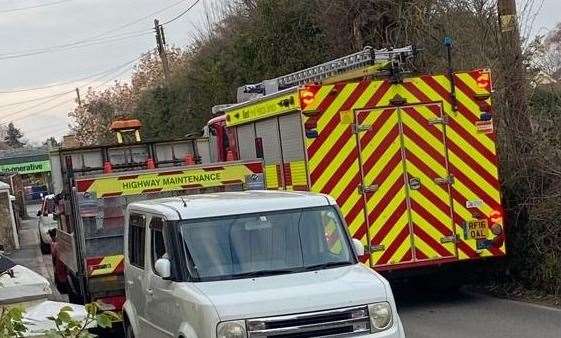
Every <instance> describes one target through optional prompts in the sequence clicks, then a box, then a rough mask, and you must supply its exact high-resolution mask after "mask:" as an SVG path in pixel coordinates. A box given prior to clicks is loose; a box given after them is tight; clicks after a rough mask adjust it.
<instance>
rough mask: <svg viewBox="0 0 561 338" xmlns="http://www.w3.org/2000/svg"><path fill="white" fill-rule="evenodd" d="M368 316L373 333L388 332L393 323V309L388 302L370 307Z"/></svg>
mask: <svg viewBox="0 0 561 338" xmlns="http://www.w3.org/2000/svg"><path fill="white" fill-rule="evenodd" d="M368 315H369V316H370V330H371V331H372V332H379V331H384V330H387V329H388V328H389V327H390V326H391V325H392V323H393V318H392V308H391V306H390V304H389V303H386V302H383V303H376V304H370V305H368Z"/></svg>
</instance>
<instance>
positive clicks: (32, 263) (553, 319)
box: [10, 206, 561, 338]
mask: <svg viewBox="0 0 561 338" xmlns="http://www.w3.org/2000/svg"><path fill="white" fill-rule="evenodd" d="M37 209H38V206H36V207H31V206H30V207H29V213H30V214H34V210H37ZM37 238H38V237H37V220H36V219H35V218H34V219H31V220H26V221H24V222H23V224H22V231H21V232H20V239H21V243H22V249H21V250H20V251H17V252H14V253H12V254H11V255H10V257H12V258H13V259H14V260H15V261H16V262H18V263H19V264H22V265H25V266H27V267H29V268H31V269H33V270H35V271H37V272H39V273H41V274H43V275H44V276H45V277H47V278H49V279H51V278H52V267H51V260H50V256H43V255H41V251H40V250H39V243H38V240H37ZM54 291H55V292H56V290H54ZM394 293H395V296H396V298H397V302H398V311H399V313H400V316H401V319H402V321H403V324H404V326H405V330H406V333H407V337H408V338H429V337H445V338H495V337H497V338H498V337H505V338H533V337H536V338H538V337H539V338H561V310H557V309H551V308H547V307H542V306H537V305H532V304H526V303H520V302H514V301H510V300H503V299H497V298H493V297H487V296H482V295H477V294H473V293H470V292H468V291H465V290H464V291H457V292H446V293H438V292H435V291H427V290H425V289H423V290H419V289H418V288H415V287H414V286H413V285H405V286H400V287H399V288H396V289H395V290H394ZM65 298H66V297H65V296H60V295H59V294H55V295H53V299H57V300H64V299H65ZM119 336H121V334H113V335H112V336H111V337H119ZM102 338H103V337H102Z"/></svg>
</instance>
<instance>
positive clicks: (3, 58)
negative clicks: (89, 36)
mask: <svg viewBox="0 0 561 338" xmlns="http://www.w3.org/2000/svg"><path fill="white" fill-rule="evenodd" d="M148 34H151V33H150V32H149V31H145V32H144V33H137V34H132V35H128V36H123V37H117V38H108V39H106V40H100V41H95V40H94V41H90V42H88V43H84V44H81V45H75V46H71V47H67V48H60V49H49V50H39V51H35V52H29V53H23V54H12V55H5V56H0V60H10V59H19V58H22V57H26V56H35V55H40V54H46V53H51V52H58V51H65V50H71V49H75V48H83V47H89V46H95V45H100V44H105V43H111V42H115V41H121V40H126V39H130V38H133V37H139V36H142V35H148Z"/></svg>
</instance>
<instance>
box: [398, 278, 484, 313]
mask: <svg viewBox="0 0 561 338" xmlns="http://www.w3.org/2000/svg"><path fill="white" fill-rule="evenodd" d="M468 289H469V286H464V287H439V285H438V283H436V282H434V283H427V282H426V281H422V282H421V281H419V280H408V281H400V282H396V283H392V290H393V294H394V297H395V300H396V303H397V306H398V308H399V309H415V308H426V307H427V306H428V305H440V304H446V305H459V304H462V305H466V304H470V303H477V302H479V301H480V299H479V298H478V297H477V296H476V295H474V294H473V293H471V292H467V290H468Z"/></svg>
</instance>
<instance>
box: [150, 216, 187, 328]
mask: <svg viewBox="0 0 561 338" xmlns="http://www.w3.org/2000/svg"><path fill="white" fill-rule="evenodd" d="M164 226H165V220H164V219H163V218H162V217H161V216H152V218H151V219H150V226H149V231H148V232H147V233H146V235H147V237H146V243H147V244H148V247H147V257H146V262H147V264H146V269H145V279H146V282H147V286H148V288H147V289H146V292H145V297H146V304H145V306H146V322H147V325H148V326H149V327H150V328H149V331H150V332H149V333H150V337H174V336H175V334H174V333H175V332H176V331H177V330H178V328H179V323H181V321H182V318H181V316H180V313H179V307H178V303H177V301H176V300H175V299H174V298H173V296H172V293H171V288H172V286H173V285H172V282H171V281H170V280H164V279H163V278H162V277H160V276H159V275H158V273H157V272H156V269H155V263H156V261H157V260H158V259H160V258H162V257H164V256H165V257H167V258H168V259H171V258H170V255H169V254H168V252H169V250H167V248H166V241H165V232H164Z"/></svg>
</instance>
